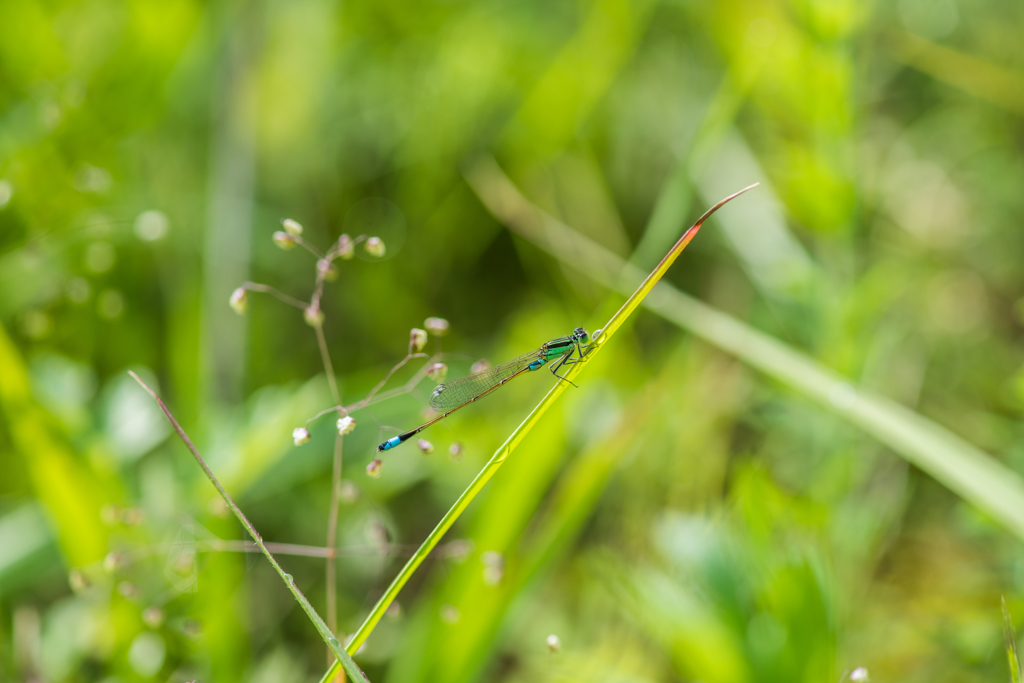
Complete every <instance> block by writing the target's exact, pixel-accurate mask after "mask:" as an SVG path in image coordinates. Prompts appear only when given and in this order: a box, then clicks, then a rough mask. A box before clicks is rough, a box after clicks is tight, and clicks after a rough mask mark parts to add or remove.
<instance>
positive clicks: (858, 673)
mask: <svg viewBox="0 0 1024 683" xmlns="http://www.w3.org/2000/svg"><path fill="white" fill-rule="evenodd" d="M850 680H851V681H853V683H865V682H866V681H867V680H868V670H867V669H865V668H864V667H863V666H858V667H857V668H856V669H854V670H853V672H852V673H850Z"/></svg>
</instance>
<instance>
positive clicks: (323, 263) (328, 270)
mask: <svg viewBox="0 0 1024 683" xmlns="http://www.w3.org/2000/svg"><path fill="white" fill-rule="evenodd" d="M316 272H317V273H318V274H319V275H320V277H322V278H323V279H325V280H327V281H328V282H334V281H335V280H337V279H338V267H337V266H336V265H334V264H333V263H331V262H330V261H328V260H327V259H325V258H322V259H320V260H319V261H317V262H316Z"/></svg>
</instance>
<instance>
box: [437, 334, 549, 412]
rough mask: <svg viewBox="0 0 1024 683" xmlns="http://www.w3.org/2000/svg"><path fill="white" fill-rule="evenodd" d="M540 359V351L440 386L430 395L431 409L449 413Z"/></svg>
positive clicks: (525, 354)
mask: <svg viewBox="0 0 1024 683" xmlns="http://www.w3.org/2000/svg"><path fill="white" fill-rule="evenodd" d="M538 358H540V349H537V350H536V351H531V352H530V353H524V354H523V355H521V356H519V357H517V358H513V359H512V360H510V361H508V362H507V363H502V364H501V365H495V366H494V367H493V368H488V369H486V370H483V371H481V372H478V373H476V374H473V375H467V376H466V377H462V378H459V379H456V380H453V381H451V382H448V383H447V384H438V385H437V386H436V387H434V390H433V391H432V392H431V393H430V407H431V408H433V409H434V410H436V411H437V412H439V413H447V412H448V411H449V410H451V409H452V408H457V407H459V406H461V405H462V404H463V403H465V402H466V401H468V400H469V399H471V398H473V397H474V396H479V395H480V394H482V393H484V392H485V391H487V390H488V389H490V388H492V387H493V386H495V385H497V384H500V383H501V382H502V381H504V380H506V379H508V378H509V377H511V376H512V375H514V374H516V373H517V372H520V371H521V370H522V369H523V368H525V367H526V366H527V365H529V364H530V363H532V362H533V361H535V360H537V359H538Z"/></svg>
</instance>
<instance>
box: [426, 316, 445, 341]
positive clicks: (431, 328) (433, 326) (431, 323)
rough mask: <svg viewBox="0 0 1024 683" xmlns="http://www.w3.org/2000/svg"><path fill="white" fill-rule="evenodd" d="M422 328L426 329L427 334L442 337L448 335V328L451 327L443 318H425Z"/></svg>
mask: <svg viewBox="0 0 1024 683" xmlns="http://www.w3.org/2000/svg"><path fill="white" fill-rule="evenodd" d="M423 327H425V328H427V332H429V333H430V334H432V335H434V336H437V337H443V336H444V335H446V334H448V328H450V327H451V325H450V324H449V323H448V321H447V320H445V319H444V318H427V319H426V320H424V321H423Z"/></svg>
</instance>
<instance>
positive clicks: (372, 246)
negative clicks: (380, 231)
mask: <svg viewBox="0 0 1024 683" xmlns="http://www.w3.org/2000/svg"><path fill="white" fill-rule="evenodd" d="M386 251H387V248H386V247H385V246H384V241H383V240H382V239H381V238H379V237H371V238H370V239H368V240H366V253H367V254H369V255H370V256H376V257H377V258H384V253H385V252H386Z"/></svg>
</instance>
